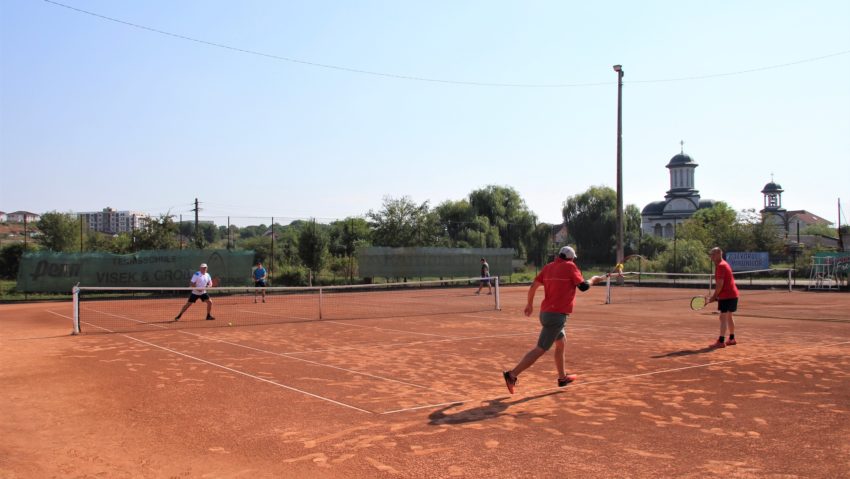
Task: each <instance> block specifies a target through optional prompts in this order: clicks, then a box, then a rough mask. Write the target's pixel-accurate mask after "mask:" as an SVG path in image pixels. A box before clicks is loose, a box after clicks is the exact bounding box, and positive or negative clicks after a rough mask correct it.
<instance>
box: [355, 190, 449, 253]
mask: <svg viewBox="0 0 850 479" xmlns="http://www.w3.org/2000/svg"><path fill="white" fill-rule="evenodd" d="M366 217H367V218H369V219H370V220H371V221H370V222H369V226H371V227H372V244H374V245H376V246H390V247H395V248H398V247H406V246H434V245H435V244H439V242H440V238H441V237H442V236H443V235H442V231H441V227H440V223H439V218H438V216H437V215H436V214H434V213H432V212H431V211H430V208H429V207H428V202H427V201H426V202H424V203H422V204H421V205H416V204H415V203H414V202H413V200H411V199H410V197H408V196H404V197H402V198H399V199H394V198H391V197H389V196H387V197H384V205H383V208H382V209H381V210H380V211H377V212H376V211H373V210H369V212H368V213H367V214H366Z"/></svg>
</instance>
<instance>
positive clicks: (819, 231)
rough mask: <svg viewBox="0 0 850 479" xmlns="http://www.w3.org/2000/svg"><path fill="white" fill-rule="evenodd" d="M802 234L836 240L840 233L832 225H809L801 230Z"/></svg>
mask: <svg viewBox="0 0 850 479" xmlns="http://www.w3.org/2000/svg"><path fill="white" fill-rule="evenodd" d="M800 234H804V235H819V236H828V237H830V238H836V237H837V236H838V231H837V229H836V228H833V227H832V226H830V225H826V224H823V223H821V224H815V225H809V226H806V227H805V228H802V229H801V230H800Z"/></svg>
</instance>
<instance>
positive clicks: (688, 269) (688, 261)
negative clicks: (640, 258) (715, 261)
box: [655, 239, 711, 273]
mask: <svg viewBox="0 0 850 479" xmlns="http://www.w3.org/2000/svg"><path fill="white" fill-rule="evenodd" d="M707 253H708V252H707V250H706V249H705V246H704V245H703V244H702V242H701V241H699V240H694V239H680V240H677V241H676V247H675V248H672V247H671V248H669V249H667V250H666V251H664V252H663V253H661V254H659V255H658V259H657V261H655V264H656V266H657V268H658V269H659V271H665V272H670V273H708V272H710V271H711V260H710V259H709V257H708V254H707Z"/></svg>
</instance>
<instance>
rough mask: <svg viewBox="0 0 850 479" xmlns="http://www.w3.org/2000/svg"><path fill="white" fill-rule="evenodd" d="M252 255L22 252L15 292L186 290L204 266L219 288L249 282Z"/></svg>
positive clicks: (196, 251)
mask: <svg viewBox="0 0 850 479" xmlns="http://www.w3.org/2000/svg"><path fill="white" fill-rule="evenodd" d="M253 260H254V252H253V251H250V250H248V251H229V250H205V251H204V250H157V251H140V252H138V253H133V254H125V255H122V254H110V253H54V252H51V251H37V252H32V253H24V255H23V257H22V258H21V266H20V269H19V270H18V284H17V289H18V291H21V292H28V293H36V292H70V291H71V288H72V287H73V286H74V285H75V284H77V283H79V284H80V286H118V287H122V286H125V287H137V286H167V287H175V286H178V287H182V286H188V285H189V278H191V277H192V275H193V274H195V271H198V266H199V265H200V264H201V263H207V265H208V268H209V270H208V272H209V274H210V276H212V277H213V279H214V280H216V279H217V280H219V281H220V283H221V285H222V286H241V285H247V284H249V283H250V280H249V278H250V274H251V265H252V263H253Z"/></svg>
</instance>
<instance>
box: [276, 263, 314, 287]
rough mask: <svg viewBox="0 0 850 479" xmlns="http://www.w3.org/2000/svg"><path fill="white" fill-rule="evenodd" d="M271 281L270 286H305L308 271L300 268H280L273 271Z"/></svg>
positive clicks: (307, 281) (307, 282) (307, 280)
mask: <svg viewBox="0 0 850 479" xmlns="http://www.w3.org/2000/svg"><path fill="white" fill-rule="evenodd" d="M272 281H273V283H272V286H307V285H308V284H309V271H307V268H303V267H301V266H282V267H280V268H279V269H277V270H276V271H275V273H274V278H272Z"/></svg>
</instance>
